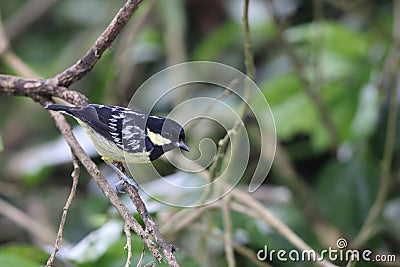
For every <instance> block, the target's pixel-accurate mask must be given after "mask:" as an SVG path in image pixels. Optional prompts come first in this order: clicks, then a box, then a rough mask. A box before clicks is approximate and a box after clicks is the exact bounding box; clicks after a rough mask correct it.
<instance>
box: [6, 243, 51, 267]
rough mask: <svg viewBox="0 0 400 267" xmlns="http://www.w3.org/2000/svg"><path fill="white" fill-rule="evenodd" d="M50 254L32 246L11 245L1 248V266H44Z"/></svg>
mask: <svg viewBox="0 0 400 267" xmlns="http://www.w3.org/2000/svg"><path fill="white" fill-rule="evenodd" d="M47 258H48V254H47V253H45V252H43V251H42V250H39V249H37V248H35V247H32V246H27V245H11V246H2V247H0V266H7V267H14V266H15V267H20V266H24V267H38V266H43V263H44V262H46V260H47Z"/></svg>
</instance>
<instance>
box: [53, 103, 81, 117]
mask: <svg viewBox="0 0 400 267" xmlns="http://www.w3.org/2000/svg"><path fill="white" fill-rule="evenodd" d="M45 108H46V109H49V110H54V111H60V112H64V113H66V114H68V115H73V114H72V111H73V110H76V109H79V108H78V107H71V106H65V105H60V104H50V105H47V106H46V107H45Z"/></svg>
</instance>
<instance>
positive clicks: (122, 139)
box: [45, 104, 189, 192]
mask: <svg viewBox="0 0 400 267" xmlns="http://www.w3.org/2000/svg"><path fill="white" fill-rule="evenodd" d="M45 108H46V109H47V110H53V111H58V112H61V113H64V114H67V115H69V116H72V117H73V118H75V119H76V120H77V121H78V123H79V124H81V125H82V126H83V127H84V129H85V132H86V134H87V135H88V136H89V138H90V139H91V141H92V143H93V144H94V147H95V148H96V150H97V152H98V153H99V154H100V156H101V157H102V159H103V161H104V162H106V163H107V164H108V165H109V166H110V167H111V168H112V169H113V170H114V171H116V172H117V173H118V174H120V176H121V178H122V180H121V181H120V182H118V183H117V184H116V185H115V186H116V188H117V191H118V192H123V190H121V188H123V183H124V182H127V183H129V184H130V185H132V186H133V187H135V188H136V189H138V185H137V184H136V182H135V181H134V180H133V179H130V178H129V177H127V176H126V175H125V174H123V173H122V172H121V170H119V169H118V168H117V167H116V166H115V165H113V164H112V162H113V161H116V162H122V163H146V162H151V161H154V160H156V159H157V158H159V157H160V156H161V155H163V154H164V153H165V152H168V151H170V150H173V149H175V148H179V149H182V150H184V151H189V147H188V146H187V145H186V143H185V131H184V129H183V127H182V126H181V125H180V124H179V123H177V122H176V121H174V120H172V119H168V118H163V117H157V116H152V115H148V114H146V113H143V112H141V111H137V110H132V109H129V108H124V107H120V106H107V105H101V104H88V105H85V106H82V107H76V106H67V105H61V104H49V105H47V106H46V107H45Z"/></svg>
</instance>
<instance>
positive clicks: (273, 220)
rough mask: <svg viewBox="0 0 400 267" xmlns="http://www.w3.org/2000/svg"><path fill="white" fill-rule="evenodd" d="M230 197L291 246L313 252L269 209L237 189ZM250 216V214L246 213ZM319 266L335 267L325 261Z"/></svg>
mask: <svg viewBox="0 0 400 267" xmlns="http://www.w3.org/2000/svg"><path fill="white" fill-rule="evenodd" d="M231 197H233V198H234V199H235V200H237V201H239V202H240V203H242V204H243V205H245V206H247V208H248V209H253V210H254V214H256V215H257V218H258V219H261V220H263V221H264V222H265V223H267V224H268V225H269V226H270V227H271V228H273V229H274V230H276V231H277V232H278V233H279V234H281V235H282V236H283V237H285V238H286V240H288V241H289V242H290V243H291V244H292V245H294V246H295V247H297V248H298V249H300V250H307V251H314V250H313V249H312V248H311V247H310V246H309V245H308V244H307V243H306V242H305V241H303V240H302V239H301V238H300V237H299V236H298V235H297V234H296V233H295V232H293V231H292V230H291V229H290V228H289V227H288V226H287V225H286V224H285V223H283V222H282V221H281V220H279V219H278V218H277V217H276V216H275V215H274V214H273V213H272V212H271V211H270V210H269V209H267V208H266V207H265V206H264V205H262V204H261V203H260V202H259V201H257V200H255V199H254V198H253V197H251V196H250V195H249V194H248V193H245V192H242V191H241V190H239V189H233V190H232V191H231ZM248 214H252V213H248ZM314 253H315V255H317V257H318V258H320V256H319V254H318V253H317V252H316V251H314ZM318 264H320V265H321V266H329V267H333V266H336V265H334V264H332V263H331V262H329V261H327V260H323V261H320V262H318Z"/></svg>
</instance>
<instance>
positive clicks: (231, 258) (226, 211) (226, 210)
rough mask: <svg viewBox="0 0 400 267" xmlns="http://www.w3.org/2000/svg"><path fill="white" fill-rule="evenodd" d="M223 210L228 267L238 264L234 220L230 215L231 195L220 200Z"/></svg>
mask: <svg viewBox="0 0 400 267" xmlns="http://www.w3.org/2000/svg"><path fill="white" fill-rule="evenodd" d="M220 201H221V202H222V203H221V210H222V221H223V224H224V246H225V257H226V260H227V262H228V267H234V266H236V263H235V255H234V253H233V244H232V222H231V216H230V197H229V196H225V197H224V198H222V199H221V200H220Z"/></svg>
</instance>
